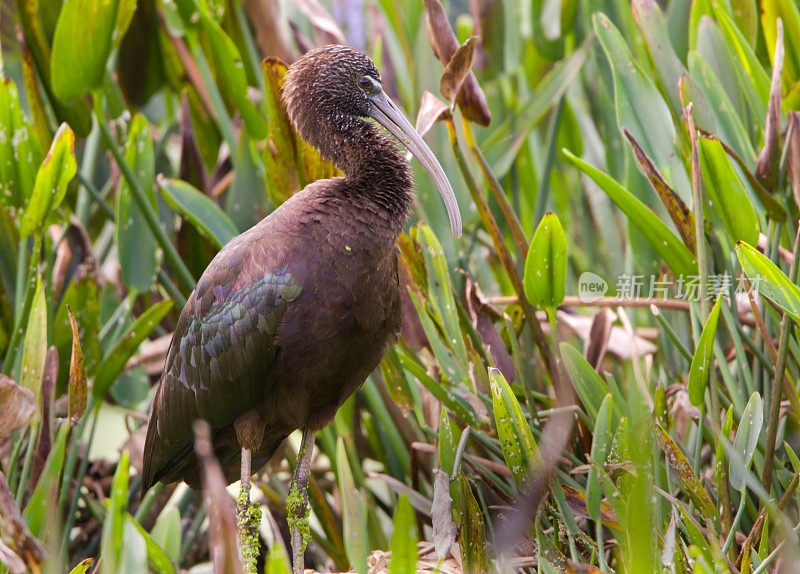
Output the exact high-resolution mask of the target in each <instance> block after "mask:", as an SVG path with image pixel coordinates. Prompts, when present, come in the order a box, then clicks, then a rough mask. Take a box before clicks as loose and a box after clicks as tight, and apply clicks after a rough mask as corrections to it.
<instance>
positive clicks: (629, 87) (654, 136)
mask: <svg viewBox="0 0 800 574" xmlns="http://www.w3.org/2000/svg"><path fill="white" fill-rule="evenodd" d="M592 24H593V26H594V31H595V33H596V34H597V38H598V39H599V40H600V44H601V45H602V46H603V50H604V51H605V54H606V58H607V59H608V63H609V65H610V66H611V70H612V72H613V74H614V102H615V106H616V113H617V124H618V125H619V128H620V130H621V129H622V128H625V129H627V130H628V131H629V132H630V133H631V134H632V135H633V137H634V138H636V141H637V142H639V145H641V146H642V149H644V151H645V153H647V155H648V156H650V157H651V158H652V159H653V161H654V162H655V164H656V165H657V166H658V169H659V170H660V171H661V173H662V174H664V177H665V178H666V179H667V181H668V182H669V183H670V184H671V185H672V187H673V188H674V189H675V190H676V191H677V192H678V193H679V194H680V195H681V197H683V198H685V199H686V198H688V197H690V196H691V189H692V188H691V184H690V182H689V178H688V176H687V175H686V169H685V168H684V167H683V164H682V163H681V161H680V156H679V155H678V154H676V153H675V145H676V141H675V138H676V134H675V127H674V125H673V123H672V116H671V115H670V111H669V108H668V106H667V104H666V103H665V102H664V99H663V98H662V97H661V93H660V92H659V91H658V89H657V88H656V87H655V85H654V84H653V82H652V80H651V79H650V78H649V77H648V75H647V73H646V72H645V71H644V69H643V68H642V66H641V65H639V63H638V62H637V59H636V58H635V57H634V55H633V54H632V53H631V51H630V50H629V48H628V46H627V44H626V43H625V39H624V38H623V37H622V34H620V32H619V30H617V28H616V27H615V26H614V24H612V23H611V21H610V20H609V19H608V17H606V16H605V15H604V14H602V13H599V12H598V13H595V14H594V15H593V16H592ZM670 88H671V86H670Z"/></svg>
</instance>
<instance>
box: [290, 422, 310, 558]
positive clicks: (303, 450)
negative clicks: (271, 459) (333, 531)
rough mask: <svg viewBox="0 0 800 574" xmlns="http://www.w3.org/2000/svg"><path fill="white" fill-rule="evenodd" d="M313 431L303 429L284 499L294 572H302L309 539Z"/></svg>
mask: <svg viewBox="0 0 800 574" xmlns="http://www.w3.org/2000/svg"><path fill="white" fill-rule="evenodd" d="M315 434H316V433H315V432H314V431H309V430H308V429H303V440H302V443H301V444H300V451H299V452H298V453H297V465H296V466H295V468H294V476H293V477H292V484H291V486H290V487H289V497H288V499H287V500H286V507H287V510H288V513H287V514H288V516H287V519H288V522H289V532H290V533H291V537H292V570H293V572H294V574H302V573H303V554H304V553H305V551H306V546H308V541H309V540H310V539H311V530H310V527H309V525H308V514H309V509H308V475H309V474H310V472H311V453H312V451H313V450H314V436H315Z"/></svg>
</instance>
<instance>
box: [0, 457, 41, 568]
mask: <svg viewBox="0 0 800 574" xmlns="http://www.w3.org/2000/svg"><path fill="white" fill-rule="evenodd" d="M0 531H2V532H3V535H4V536H5V537H7V539H10V540H11V541H12V542H13V544H14V546H15V547H16V549H17V552H18V553H19V556H21V557H22V558H24V559H25V562H27V563H28V564H29V565H31V566H33V565H34V564H35V565H38V564H40V563H41V562H42V560H44V548H43V547H42V545H41V544H40V543H39V541H38V540H36V538H34V537H33V535H32V534H31V532H30V530H28V525H27V523H26V522H25V520H24V519H23V518H22V513H21V512H20V510H19V507H18V506H17V503H16V501H15V500H14V496H13V495H12V494H11V491H10V490H9V488H8V482H6V477H5V475H4V474H3V473H2V472H0ZM5 548H6V549H8V547H5ZM9 550H10V549H9ZM2 551H3V549H0V563H4V564H6V566H9V567H10V566H11V565H12V564H11V563H13V559H9V560H10V562H11V563H10V562H9V561H6V559H7V558H8V556H7V555H6V554H2V553H1V552H2ZM12 554H14V553H13V552H12ZM14 556H17V554H14ZM32 570H33V568H32ZM25 571H26V570H25V568H24V565H23V572H25ZM37 571H38V568H37ZM12 572H13V569H12Z"/></svg>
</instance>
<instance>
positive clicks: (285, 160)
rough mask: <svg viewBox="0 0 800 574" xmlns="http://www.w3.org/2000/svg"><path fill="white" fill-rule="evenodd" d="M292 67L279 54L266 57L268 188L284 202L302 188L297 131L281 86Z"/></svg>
mask: <svg viewBox="0 0 800 574" xmlns="http://www.w3.org/2000/svg"><path fill="white" fill-rule="evenodd" d="M287 71H288V69H287V68H286V65H285V64H284V63H283V62H281V61H280V60H278V59H277V58H267V59H266V60H264V84H265V86H266V97H265V103H266V109H267V130H268V132H269V133H268V136H267V145H265V146H264V168H265V169H266V173H267V191H268V193H269V197H270V199H271V200H272V203H274V204H275V205H280V204H282V203H283V202H284V201H286V200H287V199H289V197H291V196H292V194H293V193H294V192H296V191H297V190H298V187H299V186H298V181H297V154H296V148H295V141H296V139H297V138H298V137H299V136H297V135H296V133H295V131H294V128H293V127H292V124H291V122H290V121H289V116H288V115H287V113H286V109H285V108H284V107H283V104H282V103H281V89H282V88H283V80H284V78H285V77H286V73H287Z"/></svg>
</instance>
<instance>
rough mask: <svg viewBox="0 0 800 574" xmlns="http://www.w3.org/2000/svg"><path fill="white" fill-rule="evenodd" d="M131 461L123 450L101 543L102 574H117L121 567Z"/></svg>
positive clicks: (112, 486)
mask: <svg viewBox="0 0 800 574" xmlns="http://www.w3.org/2000/svg"><path fill="white" fill-rule="evenodd" d="M129 460H130V459H129V455H128V451H127V450H123V451H122V456H120V459H119V463H117V471H116V473H114V481H113V482H112V483H111V497H110V501H109V505H108V508H107V509H106V518H105V522H103V534H102V537H101V542H100V548H101V551H102V553H103V561H102V565H101V572H102V574H106V573H108V574H112V573H116V572H118V571H119V569H120V567H121V559H122V553H123V537H124V531H125V516H126V515H127V508H128V468H129Z"/></svg>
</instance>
